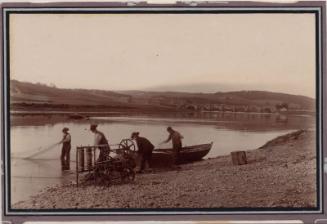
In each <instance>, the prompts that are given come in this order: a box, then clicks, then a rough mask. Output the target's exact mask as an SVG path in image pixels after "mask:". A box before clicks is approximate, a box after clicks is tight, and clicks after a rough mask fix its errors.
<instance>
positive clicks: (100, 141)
mask: <svg viewBox="0 0 327 224" xmlns="http://www.w3.org/2000/svg"><path fill="white" fill-rule="evenodd" d="M97 127H98V125H96V124H91V126H90V130H91V131H92V132H93V133H94V145H101V146H100V147H99V149H100V154H99V158H98V162H101V161H104V160H106V159H107V158H108V156H109V152H110V147H109V144H108V140H107V138H106V136H105V135H104V134H103V133H102V132H100V131H98V130H97Z"/></svg>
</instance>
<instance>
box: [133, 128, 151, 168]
mask: <svg viewBox="0 0 327 224" xmlns="http://www.w3.org/2000/svg"><path fill="white" fill-rule="evenodd" d="M139 134H140V133H139V132H133V133H132V136H131V138H132V139H134V140H135V141H136V144H137V147H138V154H139V155H140V156H141V158H142V159H141V168H140V170H139V171H138V173H142V172H143V170H144V168H145V163H146V162H148V164H149V166H150V164H151V157H152V151H153V149H154V145H153V144H152V143H151V142H150V141H149V140H148V139H146V138H144V137H140V136H139Z"/></svg>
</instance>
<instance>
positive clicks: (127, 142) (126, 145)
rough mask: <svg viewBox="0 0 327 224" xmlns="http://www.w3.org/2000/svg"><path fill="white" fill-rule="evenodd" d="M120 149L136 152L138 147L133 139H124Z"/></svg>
mask: <svg viewBox="0 0 327 224" xmlns="http://www.w3.org/2000/svg"><path fill="white" fill-rule="evenodd" d="M118 148H119V149H123V150H124V151H134V152H135V151H136V147H135V144H134V142H133V141H132V140H131V139H123V140H121V142H120V143H119V146H118Z"/></svg>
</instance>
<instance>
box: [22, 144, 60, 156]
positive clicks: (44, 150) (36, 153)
mask: <svg viewBox="0 0 327 224" xmlns="http://www.w3.org/2000/svg"><path fill="white" fill-rule="evenodd" d="M58 144H59V143H55V144H52V145H50V146H48V147H46V148H44V149H42V150H40V151H38V152H35V153H33V154H31V155H29V156H26V157H23V159H30V158H33V157H35V156H37V155H40V154H42V153H45V152H46V151H49V150H50V149H53V148H54V147H55V146H57V145H58Z"/></svg>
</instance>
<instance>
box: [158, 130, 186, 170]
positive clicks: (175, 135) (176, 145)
mask: <svg viewBox="0 0 327 224" xmlns="http://www.w3.org/2000/svg"><path fill="white" fill-rule="evenodd" d="M167 131H168V133H169V136H168V139H167V140H166V141H163V142H162V144H163V143H168V142H169V141H170V140H171V141H172V143H173V155H174V163H175V164H178V162H179V153H180V150H181V149H182V139H183V138H184V137H183V136H182V135H181V134H180V133H179V132H178V131H175V130H174V129H173V128H172V127H168V128H167Z"/></svg>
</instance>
